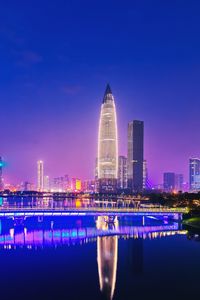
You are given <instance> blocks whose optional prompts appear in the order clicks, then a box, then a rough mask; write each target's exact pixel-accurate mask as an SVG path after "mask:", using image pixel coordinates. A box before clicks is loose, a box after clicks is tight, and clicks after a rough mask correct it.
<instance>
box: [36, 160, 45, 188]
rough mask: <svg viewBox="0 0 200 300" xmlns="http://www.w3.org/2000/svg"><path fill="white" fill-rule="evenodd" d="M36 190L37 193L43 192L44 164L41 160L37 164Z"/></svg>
mask: <svg viewBox="0 0 200 300" xmlns="http://www.w3.org/2000/svg"><path fill="white" fill-rule="evenodd" d="M37 189H38V191H39V192H43V190H44V162H43V161H42V160H38V162H37Z"/></svg>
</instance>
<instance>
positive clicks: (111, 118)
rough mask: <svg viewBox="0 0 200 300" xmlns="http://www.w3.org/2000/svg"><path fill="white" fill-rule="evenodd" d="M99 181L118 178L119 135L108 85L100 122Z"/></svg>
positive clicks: (112, 99)
mask: <svg viewBox="0 0 200 300" xmlns="http://www.w3.org/2000/svg"><path fill="white" fill-rule="evenodd" d="M97 168H98V179H100V180H102V181H103V182H104V183H105V182H108V181H107V180H112V181H113V182H114V181H115V180H117V177H118V133H117V116H116V108H115V101H114V97H113V95H112V92H111V89H110V86H109V85H107V87H106V91H105V95H104V98H103V103H102V105H101V113H100V120H99V134H98V165H97Z"/></svg>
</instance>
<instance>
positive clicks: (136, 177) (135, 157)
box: [127, 120, 144, 192]
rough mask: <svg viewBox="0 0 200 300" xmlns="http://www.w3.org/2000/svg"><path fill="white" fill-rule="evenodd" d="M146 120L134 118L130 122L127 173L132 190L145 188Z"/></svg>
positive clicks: (137, 190)
mask: <svg viewBox="0 0 200 300" xmlns="http://www.w3.org/2000/svg"><path fill="white" fill-rule="evenodd" d="M143 161H144V122H143V121H138V120H134V121H132V122H129V123H128V156H127V173H128V188H129V190H130V191H134V192H140V191H142V189H143Z"/></svg>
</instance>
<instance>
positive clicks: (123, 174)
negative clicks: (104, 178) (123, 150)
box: [117, 155, 127, 190]
mask: <svg viewBox="0 0 200 300" xmlns="http://www.w3.org/2000/svg"><path fill="white" fill-rule="evenodd" d="M117 186H118V189H122V190H124V189H127V157H125V156H122V155H121V156H119V159H118V185H117Z"/></svg>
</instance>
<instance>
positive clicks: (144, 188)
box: [143, 160, 149, 190]
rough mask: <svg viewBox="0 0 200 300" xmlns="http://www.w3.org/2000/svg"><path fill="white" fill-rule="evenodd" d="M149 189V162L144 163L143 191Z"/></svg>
mask: <svg viewBox="0 0 200 300" xmlns="http://www.w3.org/2000/svg"><path fill="white" fill-rule="evenodd" d="M148 188H149V187H148V170H147V161H146V160H144V161H143V190H147V189H148Z"/></svg>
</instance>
